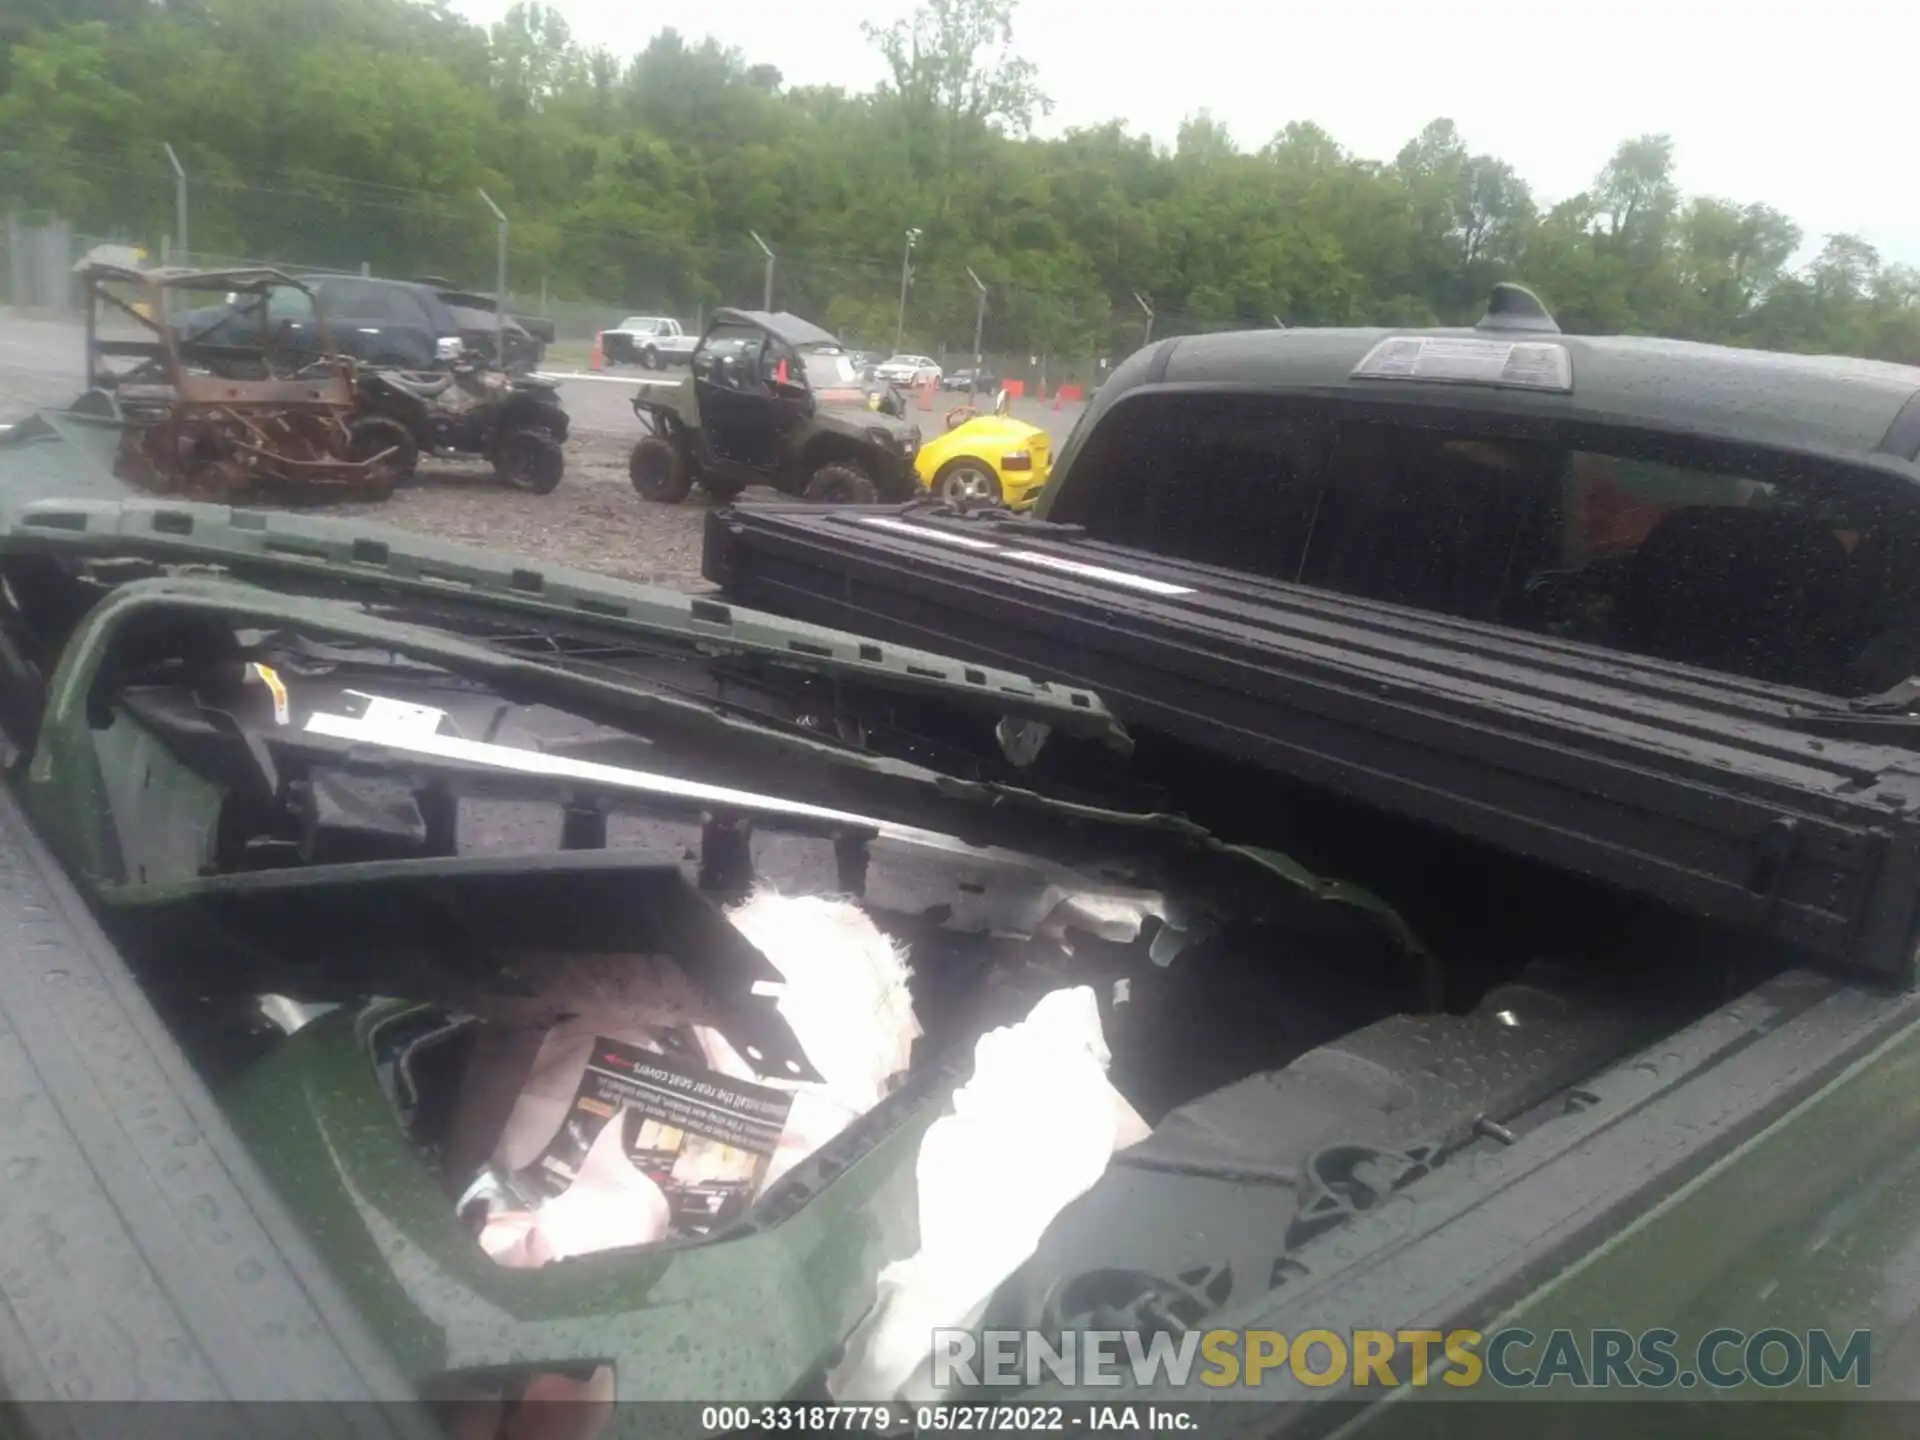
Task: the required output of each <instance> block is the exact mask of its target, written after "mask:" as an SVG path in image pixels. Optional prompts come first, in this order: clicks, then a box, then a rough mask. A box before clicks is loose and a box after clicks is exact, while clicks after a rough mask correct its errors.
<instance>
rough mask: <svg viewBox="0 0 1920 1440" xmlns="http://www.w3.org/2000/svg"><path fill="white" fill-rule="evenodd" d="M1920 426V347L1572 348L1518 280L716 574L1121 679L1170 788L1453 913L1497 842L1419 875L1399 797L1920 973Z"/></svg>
mask: <svg viewBox="0 0 1920 1440" xmlns="http://www.w3.org/2000/svg"><path fill="white" fill-rule="evenodd" d="M1917 449H1920V369H1912V368H1907V367H1901V366H1894V365H1884V364H1874V363H1869V362H1864V361H1854V360H1845V359H1837V358H1831V357H1802V356H1787V355H1778V354H1768V353H1762V352H1756V351H1744V350H1733V349H1725V348H1720V347H1714V346H1706V345H1698V344H1686V343H1678V342H1672V341H1666V340H1658V339H1649V338H1638V337H1591V336H1580V337H1576V336H1567V335H1562V334H1561V333H1560V332H1559V329H1558V327H1557V326H1556V325H1555V323H1554V322H1553V320H1552V318H1551V317H1550V316H1549V315H1548V314H1547V312H1546V310H1545V308H1544V307H1543V306H1542V305H1541V304H1540V302H1539V301H1538V299H1537V298H1536V297H1534V296H1533V295H1532V294H1531V293H1530V292H1528V291H1526V290H1524V289H1522V288H1520V287H1517V286H1512V287H1502V288H1501V289H1500V290H1499V291H1498V292H1496V294H1495V296H1494V300H1493V303H1492V304H1491V306H1490V307H1489V312H1488V314H1487V316H1486V317H1485V318H1484V319H1483V320H1482V321H1481V322H1480V324H1479V325H1478V326H1476V327H1475V328H1473V329H1471V330H1449V331H1393V330H1358V329H1353V330H1288V331H1277V332H1275V331H1263V332H1256V333H1246V334H1229V335H1211V336H1204V337H1191V338H1176V339H1171V340H1166V341H1162V342H1160V343H1159V344H1157V345H1154V346H1152V347H1151V348H1149V349H1147V350H1143V351H1141V352H1140V353H1138V354H1136V355H1135V356H1133V357H1132V358H1131V359H1130V360H1129V361H1127V362H1126V363H1125V364H1124V365H1123V366H1121V367H1120V368H1119V369H1118V370H1117V371H1116V372H1115V374H1114V376H1113V378H1112V380H1111V381H1110V382H1109V383H1108V384H1107V385H1106V386H1105V387H1104V388H1103V390H1102V392H1101V394H1100V396H1099V398H1098V399H1097V400H1096V401H1095V402H1093V403H1092V404H1090V405H1089V406H1088V408H1087V410H1086V412H1085V413H1084V414H1083V415H1082V416H1081V418H1080V420H1079V422H1078V424H1077V425H1076V427H1075V429H1074V431H1073V433H1072V435H1071V436H1070V437H1069V438H1068V439H1067V440H1066V442H1065V444H1064V445H1063V446H1062V447H1061V448H1060V451H1059V458H1058V460H1057V462H1056V465H1055V469H1054V474H1053V479H1052V482H1051V483H1050V485H1049V487H1048V489H1047V491H1046V493H1045V494H1044V495H1043V497H1042V498H1041V500H1040V502H1039V504H1038V506H1037V508H1036V510H1035V512H1034V518H1033V519H1032V520H1022V519H1015V518H1014V517H1011V516H1009V515H1006V514H1003V513H995V512H986V513H974V514H967V515H961V514H956V513H952V512H950V511H947V510H945V509H943V508H942V507H941V506H939V505H938V504H935V503H931V502H922V503H918V504H915V505H910V506H907V507H904V508H895V509H879V508H874V507H864V508H858V509H855V508H841V509H821V508H819V507H813V506H788V505H780V504H768V505H759V506H743V507H736V508H733V509H731V510H726V511H720V512H716V513H715V514H714V515H712V516H711V517H709V520H708V527H707V538H706V554H705V569H706V574H707V577H708V578H709V579H710V580H712V581H715V582H717V583H718V584H719V585H720V586H721V587H722V588H723V589H724V590H725V591H727V592H728V593H729V594H730V595H732V596H735V597H737V598H738V599H740V600H742V601H743V602H747V603H751V604H754V605H757V606H760V607H763V608H766V609H771V610H774V611H777V612H781V613H784V614H788V615H792V616H796V617H802V618H805V619H808V620H811V621H814V622H816V623H824V624H830V625H834V626H837V627H841V628H844V629H847V630H851V631H856V632H860V633H865V634H869V635H872V636H874V637H876V638H881V639H890V640H896V641H904V642H911V643H913V644H916V645H922V646H925V647H928V648H930V649H935V650H939V651H943V652H945V653H949V654H954V655H957V656H960V657H963V658H969V659H973V660H977V661H980V662H982V663H993V664H996V665H1005V666H1014V667H1018V668H1020V669H1022V670H1025V671H1028V672H1030V673H1034V674H1038V675H1041V676H1044V677H1050V678H1054V679H1061V680H1068V681H1071V682H1072V683H1073V684H1076V685H1083V686H1086V687H1088V688H1090V689H1092V690H1094V691H1096V692H1097V693H1099V694H1101V695H1102V696H1104V697H1105V698H1106V699H1107V700H1108V702H1109V703H1110V704H1111V705H1112V706H1113V708H1114V710H1115V711H1116V713H1118V714H1119V715H1120V716H1121V718H1122V719H1123V720H1124V721H1125V722H1126V723H1127V724H1128V726H1129V727H1130V729H1132V730H1134V731H1135V732H1136V735H1137V739H1138V741H1139V749H1138V752H1137V753H1136V755H1135V757H1134V760H1133V763H1132V766H1131V768H1130V771H1129V776H1128V778H1129V779H1130V780H1131V781H1133V782H1135V783H1153V782H1158V783H1161V784H1164V785H1169V786H1172V787H1173V788H1174V789H1175V790H1177V792H1178V793H1179V795H1180V797H1181V799H1182V801H1183V802H1184V806H1185V808H1186V809H1187V810H1188V811H1189V813H1195V814H1199V815H1209V816H1211V817H1212V820H1213V821H1216V822H1218V821H1229V822H1230V823H1232V824H1233V825H1234V826H1236V827H1237V829H1238V832H1239V833H1248V831H1247V828H1246V827H1247V825H1248V824H1249V823H1252V822H1253V821H1254V820H1255V819H1258V818H1260V817H1266V819H1265V820H1264V822H1263V823H1266V824H1268V825H1269V826H1270V827H1272V828H1277V829H1279V830H1283V831H1286V832H1289V833H1288V837H1287V843H1288V844H1289V845H1290V846H1295V847H1297V850H1296V853H1298V851H1301V850H1304V851H1306V852H1309V853H1310V852H1313V851H1315V850H1316V849H1320V850H1332V851H1335V852H1337V853H1334V854H1331V855H1325V854H1323V855H1322V856H1321V858H1322V860H1323V861H1327V862H1329V863H1332V864H1334V865H1335V867H1336V873H1343V874H1347V875H1351V876H1354V877H1355V878H1358V879H1362V880H1364V881H1365V882H1366V883H1368V884H1371V885H1374V886H1376V887H1381V888H1382V889H1383V893H1389V894H1392V895H1394V896H1395V897H1396V900H1397V901H1398V902H1399V903H1401V904H1402V906H1403V907H1407V906H1409V905H1411V907H1412V909H1413V910H1414V911H1416V912H1419V911H1421V910H1422V909H1423V908H1424V909H1426V910H1427V912H1428V913H1426V914H1425V915H1424V916H1423V917H1422V918H1423V921H1424V923H1426V924H1428V925H1429V926H1434V927H1442V928H1444V926H1445V925H1446V923H1447V922H1448V918H1449V915H1450V914H1451V913H1452V912H1455V911H1457V910H1458V909H1459V908H1460V907H1459V905H1458V899H1459V892H1458V891H1457V889H1456V888H1455V887H1454V886H1453V885H1452V884H1451V882H1449V881H1447V880H1445V879H1444V878H1443V877H1445V876H1447V875H1449V874H1451V873H1452V871H1453V870H1454V869H1455V868H1458V867H1456V866H1454V865H1452V864H1451V863H1446V864H1443V863H1439V862H1437V861H1436V860H1435V858H1434V855H1433V854H1430V853H1427V852H1426V851H1422V852H1421V853H1420V854H1419V855H1418V856H1417V857H1413V858H1405V857H1401V858H1402V861H1403V864H1402V867H1401V868H1404V869H1405V870H1406V871H1407V872H1408V873H1390V872H1392V871H1393V870H1394V869H1395V861H1396V856H1395V855H1394V854H1393V853H1391V847H1381V846H1379V845H1378V844H1377V843H1376V842H1375V840H1374V838H1373V837H1374V836H1375V835H1376V834H1377V826H1375V825H1374V824H1372V823H1370V822H1369V820H1368V818H1367V817H1369V816H1372V815H1377V814H1379V813H1380V812H1386V813H1387V814H1390V815H1392V816H1394V817H1396V818H1397V819H1400V820H1403V821H1406V820H1411V821H1415V822H1418V823H1419V824H1420V825H1422V826H1424V827H1430V828H1431V829H1432V830H1434V831H1435V832H1437V833H1438V834H1441V835H1444V836H1446V837H1448V839H1449V845H1448V846H1446V847H1442V848H1441V850H1440V851H1439V852H1438V853H1439V854H1441V855H1450V854H1457V853H1459V850H1458V847H1459V846H1460V845H1472V846H1484V847H1490V848H1491V849H1492V850H1493V851H1496V852H1500V853H1503V854H1505V855H1507V856H1510V857H1516V858H1519V859H1522V860H1524V861H1526V862H1530V863H1536V864H1538V865H1540V866H1541V867H1543V872H1544V874H1545V875H1546V876H1549V877H1552V878H1554V879H1557V878H1560V877H1566V876H1582V877H1586V878H1587V879H1588V880H1591V881H1598V882H1600V884H1602V885H1603V886H1605V887H1608V889H1610V890H1616V891H1624V892H1628V893H1631V894H1635V895H1639V896H1641V897H1644V898H1647V899H1650V900H1653V901H1656V902H1658V903H1660V904H1662V905H1664V906H1672V907H1677V908H1679V909H1680V910H1682V911H1684V912H1687V913H1689V914H1692V915H1694V916H1696V917H1698V918H1700V919H1701V920H1703V921H1707V922H1710V923H1715V924H1722V923H1731V924H1732V925H1734V926H1735V927H1736V928H1739V929H1741V930H1745V931H1751V932H1756V933H1761V934H1765V935H1767V936H1768V937H1770V938H1771V939H1772V940H1774V941H1777V942H1779V943H1782V944H1784V945H1787V946H1789V947H1790V948H1792V949H1794V950H1795V951H1797V952H1803V953H1808V954H1812V955H1816V956H1820V957H1823V958H1825V959H1828V960H1831V961H1835V962H1838V963H1841V964H1845V965H1855V966H1862V967H1866V968H1869V969H1872V970H1876V971H1879V972H1882V973H1885V974H1890V975H1898V976H1901V977H1906V976H1908V975H1909V974H1910V972H1911V970H1912V966H1913V956H1914V948H1915V942H1916V938H1917V932H1916V919H1917V918H1920V916H1917V914H1916V908H1915V876H1916V867H1917V866H1920V764H1917V763H1916V762H1917V761H1920V756H1916V753H1915V752H1916V748H1920V717H1915V716H1914V715H1913V714H1911V713H1910V710H1911V702H1912V701H1913V700H1914V692H1915V689H1916V686H1915V685H1914V684H1913V683H1912V682H1910V681H1909V677H1910V676H1914V675H1916V674H1917V673H1920V570H1916V568H1915V566H1914V564H1913V563H1912V558H1911V557H1913V556H1914V555H1915V554H1916V553H1920V464H1916V462H1915V452H1916V450H1917ZM1249 807H1253V810H1254V812H1255V813H1253V814H1250V813H1249ZM1423 892H1425V893H1427V894H1428V896H1429V899H1430V903H1429V904H1428V905H1427V906H1425V907H1423V906H1422V905H1421V904H1420V903H1418V900H1417V898H1416V897H1417V896H1419V895H1420V894H1422V893H1423ZM1528 893H1529V892H1527V891H1525V890H1523V891H1521V892H1518V893H1516V894H1513V895H1509V896H1507V897H1505V898H1503V899H1502V900H1501V902H1500V903H1502V904H1503V905H1505V906H1508V907H1511V906H1515V905H1524V904H1526V903H1527V900H1528ZM1531 893H1535V894H1539V895H1547V894H1555V893H1557V891H1556V888H1555V886H1554V885H1553V884H1551V883H1544V884H1543V886H1542V887H1541V888H1539V889H1538V890H1537V891H1533V892H1531ZM1546 911H1547V913H1546V915H1545V916H1544V917H1543V923H1542V927H1541V930H1540V933H1539V934H1538V935H1537V936H1536V938H1537V939H1539V940H1540V942H1541V943H1552V942H1553V940H1554V939H1555V936H1556V933H1557V928H1558V927H1557V924H1556V922H1555V919H1554V914H1555V907H1554V906H1553V905H1552V904H1549V905H1548V906H1547V907H1546Z"/></svg>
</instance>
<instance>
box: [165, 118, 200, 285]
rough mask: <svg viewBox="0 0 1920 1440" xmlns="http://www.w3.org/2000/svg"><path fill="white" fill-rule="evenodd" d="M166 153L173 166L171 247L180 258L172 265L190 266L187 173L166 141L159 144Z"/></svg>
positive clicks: (168, 161)
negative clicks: (188, 253)
mask: <svg viewBox="0 0 1920 1440" xmlns="http://www.w3.org/2000/svg"><path fill="white" fill-rule="evenodd" d="M160 144H161V147H162V148H163V149H164V150H165V151H166V152H167V163H168V164H169V165H171V166H173V247H174V249H176V250H178V251H179V252H180V258H179V259H177V260H175V261H174V262H173V263H174V264H176V265H190V264H192V263H193V262H192V261H190V260H188V259H187V171H186V167H185V166H183V165H182V164H181V163H180V157H179V156H178V155H176V154H174V153H173V146H171V145H169V144H167V142H166V141H164V140H163V141H161V142H160Z"/></svg>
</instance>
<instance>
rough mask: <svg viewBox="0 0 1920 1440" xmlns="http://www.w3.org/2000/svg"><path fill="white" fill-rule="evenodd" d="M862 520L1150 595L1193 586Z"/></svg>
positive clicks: (874, 518)
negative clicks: (1122, 586) (1142, 591)
mask: <svg viewBox="0 0 1920 1440" xmlns="http://www.w3.org/2000/svg"><path fill="white" fill-rule="evenodd" d="M860 523H861V524H863V525H873V526H876V527H878V528H879V529H882V530H897V531H899V532H900V533H901V534H902V535H911V536H913V537H914V539H916V540H937V541H939V542H940V543H941V544H943V545H958V546H960V547H961V548H962V549H963V550H975V551H987V552H989V553H992V554H999V555H1004V556H1006V557H1007V559H1009V560H1024V561H1026V563H1027V564H1029V565H1040V566H1044V567H1045V568H1046V569H1048V570H1058V571H1060V572H1062V573H1063V574H1067V575H1080V576H1084V577H1085V578H1086V579H1088V580H1104V581H1106V582H1107V583H1108V584H1109V585H1124V586H1126V587H1127V588H1128V589H1130V590H1144V591H1145V592H1146V593H1147V594H1149V595H1191V594H1193V587H1192V586H1191V585H1172V584H1169V583H1168V582H1167V581H1165V580H1155V579H1153V578H1152V577H1151V576H1148V575H1135V574H1133V573H1132V572H1130V571H1127V570H1114V569H1112V568H1110V567H1108V566H1105V565H1089V564H1087V563H1086V562H1085V561H1083V560H1068V559H1066V558H1065V557H1064V556H1060V555H1047V554H1043V553H1042V552H1040V551H1038V550H1015V549H1013V548H1011V547H1010V546H1006V545H996V544H994V543H993V542H992V541H991V540H976V539H974V538H973V537H972V536H971V535H955V534H954V533H953V532H952V531H951V530H936V529H934V528H933V527H932V526H930V525H915V524H913V523H912V522H910V521H907V520H895V519H894V518H893V517H891V516H889V515H862V516H861V517H860Z"/></svg>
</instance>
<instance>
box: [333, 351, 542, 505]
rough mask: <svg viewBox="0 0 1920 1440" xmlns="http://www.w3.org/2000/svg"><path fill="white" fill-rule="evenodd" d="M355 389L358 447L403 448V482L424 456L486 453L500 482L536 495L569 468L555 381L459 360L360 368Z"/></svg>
mask: <svg viewBox="0 0 1920 1440" xmlns="http://www.w3.org/2000/svg"><path fill="white" fill-rule="evenodd" d="M356 392H357V403H356V406H355V412H354V420H353V433H354V438H355V442H356V446H363V447H367V448H368V449H369V451H370V452H377V451H385V450H387V449H389V448H392V447H398V448H397V454H398V456H399V470H400V474H401V477H402V479H407V480H410V479H412V478H413V472H414V469H415V467H416V466H417V465H418V464H419V460H420V456H421V454H422V453H423V452H425V453H427V454H433V455H449V456H459V455H480V456H484V457H485V458H486V460H487V461H488V463H489V464H491V465H492V466H493V470H494V473H495V474H496V475H498V476H499V477H500V479H501V480H502V481H504V482H505V483H506V484H508V485H511V486H512V487H513V488H514V489H516V490H525V491H528V492H529V493H531V494H534V495H545V494H548V493H549V492H551V491H552V490H553V488H554V487H555V486H557V485H558V484H559V483H560V477H561V476H562V475H563V474H564V473H565V471H566V463H567V462H566V452H565V451H564V450H562V449H561V445H562V443H563V442H564V441H565V440H566V438H567V429H568V423H569V422H568V418H567V412H566V410H565V408H564V407H563V406H562V405H561V404H560V399H559V395H558V387H557V386H555V385H554V384H553V383H552V382H551V381H547V380H537V379H534V378H533V377H532V376H528V375H509V374H507V373H505V372H503V371H500V370H495V369H490V368H483V367H481V366H477V365H473V364H471V363H466V362H461V361H456V362H455V363H454V365H453V367H452V369H451V370H449V371H444V372H440V371H424V370H392V369H377V368H371V367H365V366H363V367H361V368H360V370H359V372H358V375H357V386H356Z"/></svg>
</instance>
